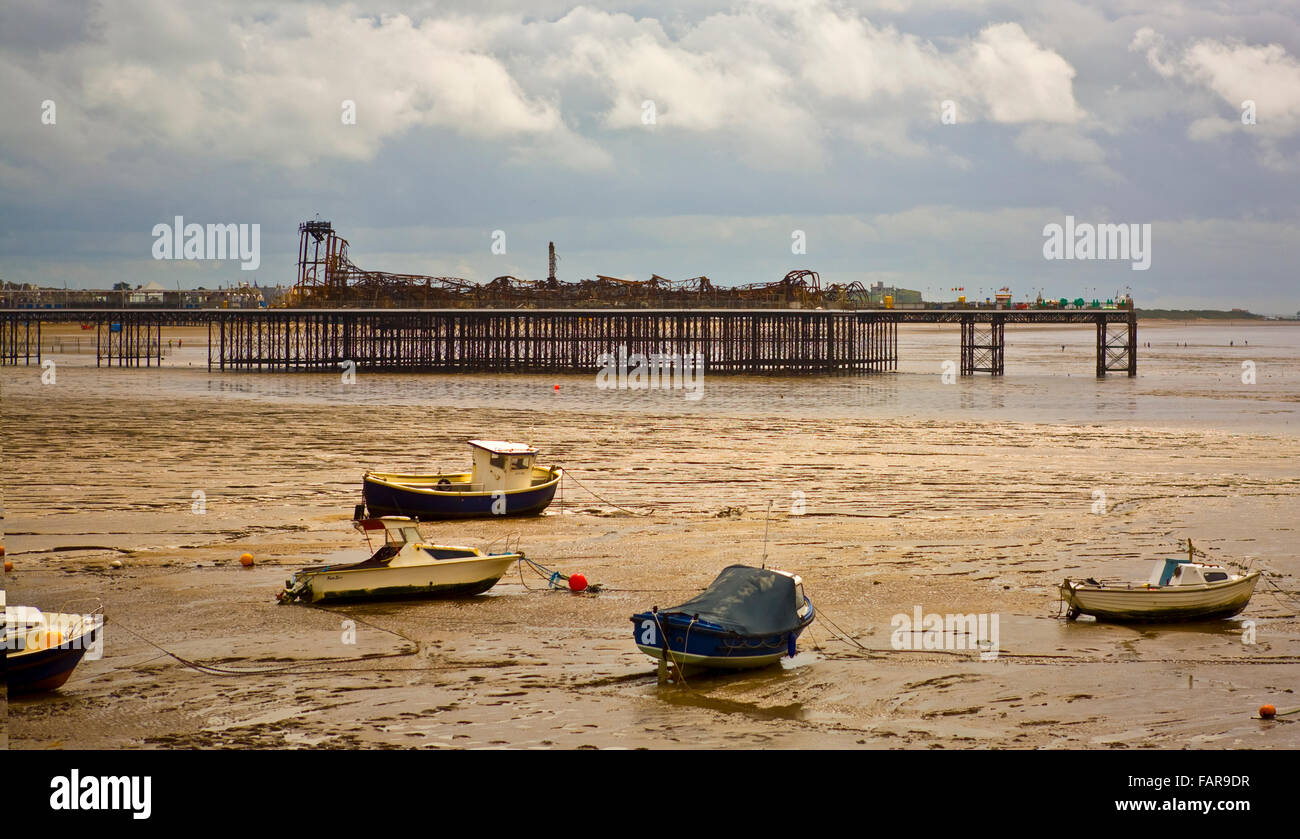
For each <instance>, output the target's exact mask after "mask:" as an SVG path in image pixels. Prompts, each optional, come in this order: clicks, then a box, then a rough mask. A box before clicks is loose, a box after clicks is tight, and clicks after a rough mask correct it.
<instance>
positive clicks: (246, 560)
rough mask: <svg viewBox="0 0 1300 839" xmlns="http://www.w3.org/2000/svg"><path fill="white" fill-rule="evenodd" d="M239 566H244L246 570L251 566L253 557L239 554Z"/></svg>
mask: <svg viewBox="0 0 1300 839" xmlns="http://www.w3.org/2000/svg"><path fill="white" fill-rule="evenodd" d="M239 564H240V565H242V566H244V567H245V568H248V567H250V566H252V564H253V555H252V554H240V555H239Z"/></svg>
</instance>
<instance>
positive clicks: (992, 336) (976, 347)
mask: <svg viewBox="0 0 1300 839" xmlns="http://www.w3.org/2000/svg"><path fill="white" fill-rule="evenodd" d="M1005 349H1006V318H1005V317H1004V316H999V315H993V316H991V317H990V319H989V321H988V322H987V323H980V322H977V321H976V320H975V317H974V315H966V316H965V317H963V318H962V319H961V374H962V375H963V376H972V375H974V374H976V373H989V374H991V375H994V376H1001V375H1002V373H1003V357H1004V355H1005Z"/></svg>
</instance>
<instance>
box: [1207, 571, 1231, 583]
mask: <svg viewBox="0 0 1300 839" xmlns="http://www.w3.org/2000/svg"><path fill="white" fill-rule="evenodd" d="M1226 579H1228V575H1227V574H1226V573H1225V572H1223V571H1207V572H1206V573H1205V582H1207V583H1221V582H1223V581H1224V580H1226Z"/></svg>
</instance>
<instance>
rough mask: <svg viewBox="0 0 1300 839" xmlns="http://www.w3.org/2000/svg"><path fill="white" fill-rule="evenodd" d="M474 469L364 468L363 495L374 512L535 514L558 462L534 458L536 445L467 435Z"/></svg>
mask: <svg viewBox="0 0 1300 839" xmlns="http://www.w3.org/2000/svg"><path fill="white" fill-rule="evenodd" d="M469 444H470V446H471V447H473V450H474V465H473V471H472V472H457V473H443V474H432V475H420V474H399V473H393V472H366V474H365V476H364V478H363V479H362V495H363V497H364V498H365V504H366V510H367V511H368V512H369V514H370V515H371V516H373V517H380V516H405V517H408V518H413V519H417V520H420V521H428V520H432V519H472V518H492V517H495V516H536V515H539V514H541V512H542V511H543V510H545V509H546V508H547V506H549V505H550V503H551V501H552V499H554V498H555V490H556V488H557V487H559V485H560V470H559V468H558V467H554V466H552V467H541V466H537V465H535V464H534V461H535V460H536V458H537V449H535V448H533V447H532V446H528V445H524V444H522V443H505V442H501V441H497V440H470V441H469Z"/></svg>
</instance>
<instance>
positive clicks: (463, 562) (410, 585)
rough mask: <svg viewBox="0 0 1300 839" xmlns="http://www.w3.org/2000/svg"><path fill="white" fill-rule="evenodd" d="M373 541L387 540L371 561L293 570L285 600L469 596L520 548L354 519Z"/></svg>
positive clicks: (488, 583)
mask: <svg viewBox="0 0 1300 839" xmlns="http://www.w3.org/2000/svg"><path fill="white" fill-rule="evenodd" d="M354 524H355V526H356V527H357V529H358V530H360V531H361V532H362V533H364V534H365V535H366V541H367V542H369V541H370V537H371V535H381V533H382V537H383V542H384V543H383V545H382V546H381V547H380V548H379V549H378V550H377V551H375V553H374V554H373V555H372V556H371V557H370V558H369V559H367V560H364V561H362V562H353V563H348V564H344V565H317V566H313V567H310V568H304V569H302V570H301V571H297V572H295V573H294V575H293V576H292V577H290V578H289V579H288V580H287V581H286V582H285V586H284V591H282V592H280V594H279V600H280V602H281V603H289V602H292V601H294V600H305V601H307V602H310V603H317V602H320V601H322V600H330V601H333V600H372V599H383V598H415V597H468V596H470V595H474V594H480V593H482V592H485V591H487V590H488V589H490V588H492V586H494V585H496V582H497V580H500V579H501V577H502V576H503V575H504V574H505V573H506V572H507V571H509V570H510V566H512V565H514V564H515V563H516V562H518V561H519V560H520V559H522V558H523V554H522V553H518V552H508V553H484V552H483V551H481V550H479V549H478V548H469V547H464V546H460V545H433V544H429V543H426V542H425V541H424V539H423V537H421V535H420V529H419V527H418V525H417V524H416V522H415V521H414V520H413V519H409V518H404V517H399V516H384V517H383V518H378V519H362V520H359V521H356V522H354Z"/></svg>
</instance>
